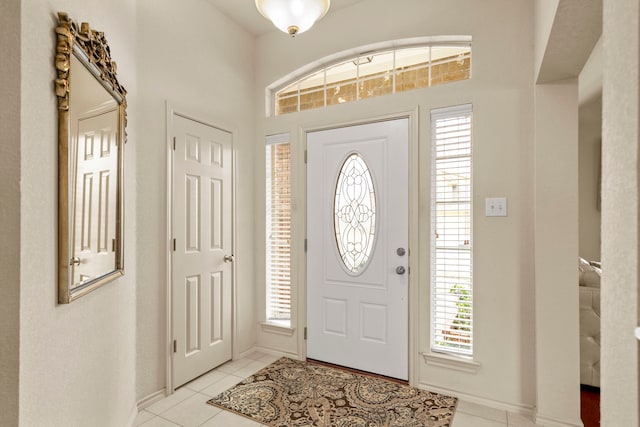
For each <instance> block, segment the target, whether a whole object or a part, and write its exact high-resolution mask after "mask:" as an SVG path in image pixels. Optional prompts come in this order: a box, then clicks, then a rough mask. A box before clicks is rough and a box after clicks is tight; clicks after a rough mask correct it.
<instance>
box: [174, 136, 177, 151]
mask: <svg viewBox="0 0 640 427" xmlns="http://www.w3.org/2000/svg"><path fill="white" fill-rule="evenodd" d="M173 151H176V137H175V136H174V137H173Z"/></svg>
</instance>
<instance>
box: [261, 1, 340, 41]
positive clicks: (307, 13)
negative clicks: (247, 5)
mask: <svg viewBox="0 0 640 427" xmlns="http://www.w3.org/2000/svg"><path fill="white" fill-rule="evenodd" d="M330 3H331V1H330V0H256V7H257V8H258V11H259V12H260V13H261V14H262V16H264V17H265V18H267V19H269V20H270V21H271V22H273V25H275V26H276V27H277V28H278V29H279V30H281V31H284V32H285V33H288V34H291V35H292V36H295V35H296V34H300V33H304V32H305V31H307V30H308V29H309V28H311V26H312V25H313V24H314V23H315V22H316V21H317V20H318V19H320V18H322V17H323V16H324V15H325V13H327V11H328V10H329V5H330Z"/></svg>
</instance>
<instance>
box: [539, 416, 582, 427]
mask: <svg viewBox="0 0 640 427" xmlns="http://www.w3.org/2000/svg"><path fill="white" fill-rule="evenodd" d="M535 422H536V424H539V425H541V426H545V427H584V424H582V421H580V420H578V422H572V421H566V420H560V419H558V418H554V417H545V416H544V415H540V414H536V415H535Z"/></svg>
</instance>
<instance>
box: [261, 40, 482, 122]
mask: <svg viewBox="0 0 640 427" xmlns="http://www.w3.org/2000/svg"><path fill="white" fill-rule="evenodd" d="M296 74H297V75H298V77H294V78H293V79H291V80H294V81H291V80H289V81H288V82H284V83H283V84H280V85H278V86H279V87H280V88H281V89H276V90H273V91H272V92H271V93H272V96H273V102H274V105H273V111H274V113H275V115H281V114H287V113H294V112H298V111H305V110H311V109H314V108H321V107H326V106H329V105H335V104H341V103H344V102H351V101H358V100H361V99H368V98H373V97H376V96H380V95H387V94H392V93H398V92H405V91H408V90H413V89H420V88H425V87H429V86H435V85H439V84H443V83H450V82H455V81H459V80H466V79H469V78H470V77H471V44H470V43H469V42H463V43H460V42H447V43H438V44H435V43H427V44H421V45H418V46H416V45H412V46H408V47H395V48H388V47H387V48H382V49H378V50H376V51H368V52H367V53H366V54H360V55H357V56H351V57H347V58H342V59H340V60H339V61H338V62H337V63H336V61H335V60H334V61H333V62H332V63H331V65H323V66H321V67H319V69H318V67H316V69H315V70H314V71H312V72H308V73H306V74H304V76H303V77H302V78H299V75H300V73H294V75H296Z"/></svg>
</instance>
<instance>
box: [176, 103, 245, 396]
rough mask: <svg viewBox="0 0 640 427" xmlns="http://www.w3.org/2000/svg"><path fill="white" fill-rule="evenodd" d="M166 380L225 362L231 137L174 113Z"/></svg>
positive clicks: (227, 354)
mask: <svg viewBox="0 0 640 427" xmlns="http://www.w3.org/2000/svg"><path fill="white" fill-rule="evenodd" d="M173 130H174V135H175V149H174V152H173V201H172V206H173V212H172V218H173V224H172V229H173V235H174V238H175V241H174V251H173V257H172V318H173V338H174V340H175V341H174V355H173V384H174V386H175V387H178V386H180V385H182V384H184V383H186V382H188V381H190V380H191V379H193V378H195V377H197V376H199V375H201V374H203V373H204V372H207V371H209V370H211V369H213V368H215V367H216V366H218V365H220V364H222V363H224V362H226V361H227V360H229V359H231V350H232V349H231V301H232V299H231V297H232V296H231V290H232V279H233V277H232V271H233V269H232V262H233V253H232V212H233V211H232V199H231V188H232V185H231V184H232V182H231V180H232V135H231V133H229V132H226V131H223V130H220V129H218V128H215V127H212V126H208V125H205V124H202V123H199V122H196V121H193V120H189V119H186V118H184V117H181V116H178V115H174V116H173Z"/></svg>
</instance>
